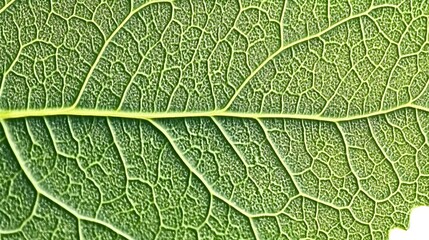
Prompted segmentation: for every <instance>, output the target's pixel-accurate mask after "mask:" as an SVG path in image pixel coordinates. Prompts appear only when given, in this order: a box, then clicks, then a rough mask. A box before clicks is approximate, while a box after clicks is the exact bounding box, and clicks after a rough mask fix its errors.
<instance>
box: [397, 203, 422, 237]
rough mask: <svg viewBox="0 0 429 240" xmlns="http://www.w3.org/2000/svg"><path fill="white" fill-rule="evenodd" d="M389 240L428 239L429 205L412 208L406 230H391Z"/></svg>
mask: <svg viewBox="0 0 429 240" xmlns="http://www.w3.org/2000/svg"><path fill="white" fill-rule="evenodd" d="M389 240H429V207H418V208H414V209H413V210H412V212H411V217H410V227H409V228H408V230H407V231H404V230H400V229H393V230H391V231H390V234H389Z"/></svg>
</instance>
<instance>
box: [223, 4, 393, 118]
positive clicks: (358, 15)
mask: <svg viewBox="0 0 429 240" xmlns="http://www.w3.org/2000/svg"><path fill="white" fill-rule="evenodd" d="M387 7H389V8H397V6H396V5H391V4H382V5H378V6H374V7H371V8H369V9H368V10H366V11H364V12H361V13H359V14H356V15H352V16H349V17H347V18H344V19H342V20H340V21H338V22H336V23H335V24H332V25H331V26H329V27H327V28H326V29H324V30H322V31H320V32H318V33H316V34H313V35H310V36H307V37H305V38H301V39H299V40H297V41H294V42H291V43H289V44H287V45H284V46H282V47H280V48H279V49H278V50H277V51H276V52H274V53H273V54H271V55H270V56H268V58H266V59H265V60H264V61H263V62H262V63H261V64H259V66H258V67H257V68H256V69H255V70H253V71H252V73H251V74H250V75H249V76H248V77H247V78H246V79H245V80H244V81H243V83H242V84H241V85H240V87H239V88H238V89H237V90H236V91H235V93H234V95H233V96H232V97H231V99H230V100H229V101H228V103H227V104H226V105H225V107H224V108H222V110H223V111H224V110H227V109H229V108H230V107H231V105H232V104H233V102H234V100H235V99H236V98H237V96H238V95H239V94H240V92H241V91H242V90H243V88H244V87H245V86H246V85H247V83H248V82H249V81H250V80H251V79H252V78H253V77H254V76H255V75H256V74H257V73H258V72H259V71H260V70H261V69H262V68H264V67H265V65H267V64H268V63H269V62H270V61H271V60H273V59H274V58H275V57H276V56H278V55H280V54H281V53H282V52H283V51H284V50H286V49H288V48H291V47H293V46H295V45H298V44H300V43H304V42H307V41H309V40H311V39H314V38H317V37H320V36H322V35H323V34H325V33H327V32H329V31H331V30H332V29H334V28H336V27H338V26H340V25H342V24H344V23H346V22H348V21H350V20H352V19H356V18H360V17H363V16H367V15H368V14H369V13H370V12H372V11H374V10H376V9H380V8H387ZM282 45H283V43H282Z"/></svg>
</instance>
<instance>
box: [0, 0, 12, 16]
mask: <svg viewBox="0 0 429 240" xmlns="http://www.w3.org/2000/svg"><path fill="white" fill-rule="evenodd" d="M14 2H15V0H12V1H10V2H8V3H6V4H5V5H4V6H3V7H2V8H1V9H0V14H2V13H3V12H4V11H6V9H7V8H8V7H9V6H10V5H12V3H14Z"/></svg>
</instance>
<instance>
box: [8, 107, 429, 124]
mask: <svg viewBox="0 0 429 240" xmlns="http://www.w3.org/2000/svg"><path fill="white" fill-rule="evenodd" d="M406 108H411V109H416V110H420V111H424V112H429V108H426V107H423V106H419V105H415V104H413V103H407V104H403V105H399V106H397V107H394V108H390V109H386V110H381V111H376V112H369V113H364V114H358V115H351V116H340V117H335V116H326V115H321V114H319V115H312V114H303V113H263V112H262V113H248V112H231V111H227V110H214V111H203V112H132V111H125V110H99V109H83V108H52V109H40V110H38V109H28V110H10V111H0V120H5V119H14V118H27V117H48V116H92V117H116V118H131V119H146V120H150V119H163V118H194V117H233V118H254V119H263V118H283V119H300V120H314V121H324V122H344V121H351V120H356V119H362V118H368V117H374V116H378V115H383V114H388V113H391V112H394V111H397V110H400V109H406Z"/></svg>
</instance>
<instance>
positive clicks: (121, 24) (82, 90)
mask: <svg viewBox="0 0 429 240" xmlns="http://www.w3.org/2000/svg"><path fill="white" fill-rule="evenodd" d="M170 2H171V1H168V0H154V1H149V2H147V3H145V4H143V5H141V6H139V7H138V8H136V9H134V10H132V11H131V12H130V14H128V16H127V17H126V18H125V19H124V20H123V21H122V22H121V23H120V24H119V25H118V27H117V28H116V29H115V30H114V31H113V32H112V34H110V36H109V38H108V39H107V40H106V41H105V42H104V45H103V46H102V47H101V50H100V52H99V54H98V56H97V58H96V59H95V61H94V63H93V64H92V66H91V68H90V69H89V72H88V74H87V75H86V78H85V80H84V81H83V84H82V87H81V89H80V91H79V94H78V96H77V97H76V100H75V102H74V103H73V105H72V106H71V108H75V107H76V106H77V105H78V104H79V100H80V99H81V97H82V95H83V93H84V92H85V88H86V85H87V84H88V82H89V79H90V78H91V76H92V73H93V72H94V70H95V68H96V67H97V65H98V62H99V61H100V59H101V57H102V56H103V53H104V51H105V50H106V48H107V46H108V45H109V44H110V42H112V39H113V38H114V37H115V36H116V34H117V33H118V32H119V31H120V30H121V29H122V28H123V27H124V25H125V24H126V23H127V22H128V21H129V20H130V18H131V17H132V16H134V14H136V13H137V12H138V11H140V10H141V9H143V8H145V7H147V6H149V5H151V4H155V3H170Z"/></svg>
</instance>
